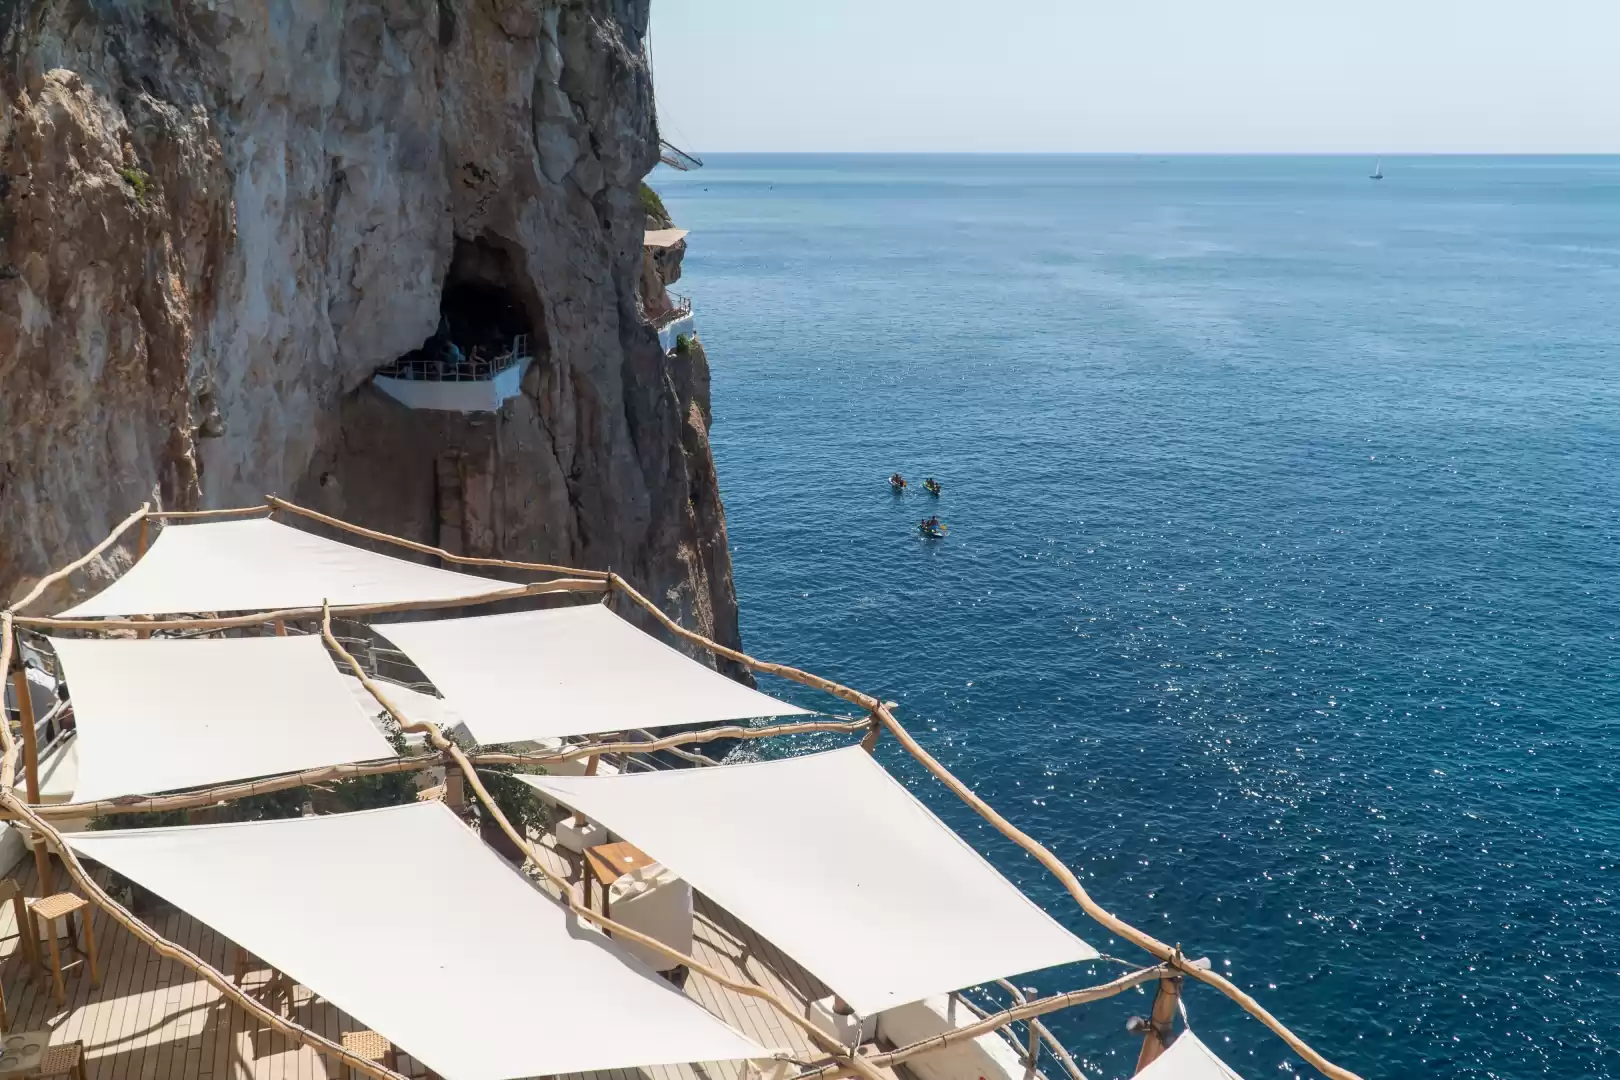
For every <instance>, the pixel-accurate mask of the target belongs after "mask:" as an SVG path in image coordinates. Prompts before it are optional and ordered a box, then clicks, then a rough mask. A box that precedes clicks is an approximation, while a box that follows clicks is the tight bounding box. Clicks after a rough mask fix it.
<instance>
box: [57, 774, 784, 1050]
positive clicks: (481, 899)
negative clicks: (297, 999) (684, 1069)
mask: <svg viewBox="0 0 1620 1080" xmlns="http://www.w3.org/2000/svg"><path fill="white" fill-rule="evenodd" d="M67 841H68V843H69V844H71V845H72V847H73V848H74V850H75V851H77V852H79V853H80V854H81V855H87V856H89V857H90V858H92V859H96V860H97V861H99V862H102V863H105V864H106V865H107V866H110V867H112V868H113V869H114V870H116V871H117V872H118V873H120V874H123V875H125V876H126V877H129V878H133V879H134V880H135V881H137V882H139V883H140V884H141V885H143V886H145V887H146V888H148V889H151V890H152V891H153V892H155V893H157V894H158V895H159V896H162V897H163V898H164V899H166V900H168V901H169V902H170V903H173V904H175V905H177V906H178V907H180V908H182V909H183V910H185V911H187V912H189V913H191V914H192V915H193V916H195V917H196V918H197V919H198V920H200V921H201V922H204V923H206V924H207V925H209V926H211V927H213V928H214V929H215V930H216V931H218V932H219V933H220V934H223V935H224V936H225V937H227V938H229V939H230V940H232V941H234V942H236V943H237V944H239V945H241V946H242V947H243V948H245V949H247V950H248V951H249V952H252V953H254V954H255V955H257V956H259V957H260V958H262V959H263V960H264V961H265V963H267V964H269V965H271V966H272V967H274V968H275V969H276V970H278V971H281V972H284V973H285V974H287V975H288V976H290V977H291V978H293V979H295V980H296V981H297V982H299V983H301V984H302V985H304V986H307V987H309V988H310V989H311V990H313V991H314V992H315V993H316V994H318V995H320V996H321V997H323V998H325V999H326V1000H328V1001H330V1002H331V1003H332V1004H334V1005H336V1006H337V1007H338V1008H340V1009H342V1010H343V1011H344V1012H346V1013H348V1014H349V1015H350V1016H352V1017H354V1019H355V1020H357V1021H358V1022H359V1023H361V1024H364V1025H366V1026H367V1027H369V1028H371V1029H372V1030H374V1031H376V1032H378V1033H379V1034H381V1035H382V1036H383V1037H384V1038H386V1039H388V1040H389V1041H391V1042H393V1043H394V1044H395V1045H397V1046H399V1047H400V1048H401V1049H403V1050H405V1051H406V1052H408V1053H409V1054H410V1055H411V1056H412V1057H414V1058H416V1059H417V1060H419V1061H421V1062H422V1063H423V1064H424V1065H426V1066H428V1067H429V1068H430V1069H432V1070H433V1071H434V1072H436V1073H438V1074H439V1075H440V1076H442V1077H444V1078H445V1080H510V1078H512V1077H529V1076H550V1075H555V1074H559V1073H571V1072H590V1071H593V1070H601V1069H630V1068H635V1067H637V1066H650V1065H672V1064H678V1063H682V1062H694V1061H727V1060H735V1059H738V1058H749V1057H763V1056H768V1054H769V1052H768V1051H766V1050H764V1049H762V1048H760V1047H759V1046H757V1045H755V1044H754V1043H753V1042H751V1041H749V1040H748V1039H746V1038H744V1037H743V1036H742V1035H739V1034H738V1033H737V1032H735V1031H733V1030H731V1029H730V1028H728V1027H727V1026H726V1025H724V1024H723V1023H721V1022H720V1021H719V1020H717V1019H715V1018H714V1017H713V1016H711V1015H710V1014H708V1013H707V1012H705V1011H704V1010H703V1009H702V1008H701V1007H700V1006H698V1005H697V1004H696V1003H694V1002H692V1001H690V1000H688V999H687V998H685V997H684V996H682V995H681V994H680V993H679V992H677V991H676V990H675V989H674V988H673V987H671V986H670V985H669V984H668V983H666V982H664V981H663V980H662V979H660V978H658V977H657V976H655V975H653V974H652V973H651V972H649V971H647V969H645V968H643V967H641V966H640V965H639V964H637V963H636V962H635V961H633V960H631V959H630V958H629V957H627V956H625V954H624V953H623V952H622V951H621V950H620V949H619V947H618V946H617V945H616V944H615V943H614V942H612V941H609V940H608V939H606V938H604V937H603V936H602V935H600V934H597V933H592V932H590V931H586V930H582V929H581V928H580V926H579V924H578V923H577V921H576V920H575V919H574V917H573V916H571V915H570V914H569V913H568V912H567V910H566V909H564V908H562V907H560V906H558V905H557V904H556V903H554V902H552V901H551V899H550V898H549V897H547V896H545V895H544V894H543V893H541V892H540V891H539V890H537V889H536V888H535V887H534V886H533V885H532V884H530V883H529V881H528V880H527V879H526V878H524V877H523V876H522V875H521V874H520V873H518V872H517V871H516V870H514V869H512V868H511V867H510V866H508V865H507V864H506V863H505V862H503V861H502V860H501V858H500V857H499V856H498V855H496V854H495V853H494V852H492V851H491V850H490V849H489V848H488V847H486V846H485V845H484V844H483V842H482V841H480V840H479V839H478V837H477V836H476V835H475V834H473V833H472V832H471V831H470V830H469V829H468V828H467V827H466V826H465V825H463V824H462V823H461V822H460V821H458V820H457V819H456V816H455V814H454V813H452V812H451V811H450V810H449V809H448V808H447V807H446V806H444V804H442V803H437V802H428V803H417V804H415V805H411V806H399V807H390V808H388V809H384V810H367V811H362V812H359V813H353V814H333V815H329V816H325V817H308V818H289V819H284V820H279V821H258V822H251V823H247V824H232V825H200V826H191V827H181V828H169V829H132V830H127V831H119V832H94V833H76V834H72V835H69V836H68V837H67Z"/></svg>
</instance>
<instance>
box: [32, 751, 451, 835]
mask: <svg viewBox="0 0 1620 1080" xmlns="http://www.w3.org/2000/svg"><path fill="white" fill-rule="evenodd" d="M442 764H444V760H443V759H442V758H441V757H440V756H439V755H438V754H425V755H417V756H415V757H403V758H394V759H393V760H384V761H375V762H371V761H368V762H357V763H356V764H353V765H322V766H319V767H317V768H314V769H305V770H303V771H302V772H295V773H282V774H281V775H280V776H266V777H261V778H260V779H257V780H244V781H242V782H240V783H235V784H221V785H218V786H217V787H211V788H204V789H203V790H201V791H186V792H181V793H180V794H178V795H119V796H118V797H116V798H112V799H97V800H96V801H95V802H81V803H47V804H45V805H42V806H36V807H35V808H34V812H35V813H36V814H38V815H39V816H40V817H42V818H45V819H47V820H49V819H51V818H82V817H103V816H108V815H112V814H156V813H160V812H162V811H165V810H195V809H198V808H199V807H203V806H214V805H217V804H218V803H225V802H233V801H235V800H237V799H246V798H249V797H251V796H254V795H268V794H270V793H271V792H273V791H286V790H287V789H288V788H296V787H308V786H309V785H310V784H322V783H325V782H327V781H328V780H349V779H352V778H354V777H356V776H384V775H387V774H388V773H401V772H416V771H419V770H421V769H431V768H433V767H435V766H437V765H442Z"/></svg>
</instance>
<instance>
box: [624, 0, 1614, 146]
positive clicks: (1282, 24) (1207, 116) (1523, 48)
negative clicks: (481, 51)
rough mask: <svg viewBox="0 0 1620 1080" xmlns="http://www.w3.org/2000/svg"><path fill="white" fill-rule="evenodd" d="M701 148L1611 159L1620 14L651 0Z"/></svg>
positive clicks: (1509, 0) (1179, 1)
mask: <svg viewBox="0 0 1620 1080" xmlns="http://www.w3.org/2000/svg"><path fill="white" fill-rule="evenodd" d="M652 51H653V62H654V72H655V77H656V80H657V88H658V99H659V116H660V119H661V122H662V124H663V128H664V133H665V136H666V137H668V138H671V139H672V140H674V141H675V142H676V143H678V144H680V145H683V146H686V147H688V148H690V149H693V150H696V151H698V152H703V151H724V150H805V151H817V150H820V151H835V150H843V151H884V150H892V151H902V150H904V151H918V150H942V151H977V150H983V151H1146V152H1165V151H1259V152H1270V151H1300V152H1314V151H1322V152H1332V151H1345V152H1354V153H1392V154H1393V153H1400V152H1414V151H1431V152H1471V151H1473V152H1493V151H1494V152H1513V151H1522V152H1616V151H1620V0H1355V2H1349V0H1345V2H1339V0H1000V2H989V3H986V2H983V0H981V2H978V3H972V4H969V3H964V2H959V0H812V2H805V0H653V33H652Z"/></svg>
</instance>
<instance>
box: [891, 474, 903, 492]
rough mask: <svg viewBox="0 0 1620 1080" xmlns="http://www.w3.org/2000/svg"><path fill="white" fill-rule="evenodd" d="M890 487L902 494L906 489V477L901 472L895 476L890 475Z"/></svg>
mask: <svg viewBox="0 0 1620 1080" xmlns="http://www.w3.org/2000/svg"><path fill="white" fill-rule="evenodd" d="M889 487H890V488H891V489H892V490H893V491H894V493H895V494H896V495H898V494H900V493H901V492H902V491H904V490H906V478H905V477H903V476H901V475H900V474H899V473H895V474H894V475H893V476H891V477H889Z"/></svg>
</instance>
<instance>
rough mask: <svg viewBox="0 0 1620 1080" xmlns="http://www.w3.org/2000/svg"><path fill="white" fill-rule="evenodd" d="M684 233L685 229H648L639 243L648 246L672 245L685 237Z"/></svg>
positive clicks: (662, 246) (663, 246)
mask: <svg viewBox="0 0 1620 1080" xmlns="http://www.w3.org/2000/svg"><path fill="white" fill-rule="evenodd" d="M686 233H687V230H685V229H648V230H647V232H646V233H645V234H644V235H643V236H642V239H641V243H642V246H644V247H650V248H667V247H674V246H675V245H676V244H678V243H680V242H681V241H682V240H685V239H686Z"/></svg>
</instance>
